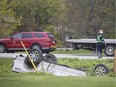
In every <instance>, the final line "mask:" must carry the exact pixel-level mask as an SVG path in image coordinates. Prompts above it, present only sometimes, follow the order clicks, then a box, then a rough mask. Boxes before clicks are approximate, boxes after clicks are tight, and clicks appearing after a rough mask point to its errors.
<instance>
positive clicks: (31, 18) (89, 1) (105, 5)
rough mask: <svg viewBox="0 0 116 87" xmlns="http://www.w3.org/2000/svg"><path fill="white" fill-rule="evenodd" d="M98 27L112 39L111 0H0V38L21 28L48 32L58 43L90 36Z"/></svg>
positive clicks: (113, 10)
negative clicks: (69, 37)
mask: <svg viewBox="0 0 116 87" xmlns="http://www.w3.org/2000/svg"><path fill="white" fill-rule="evenodd" d="M98 27H99V28H101V29H103V31H104V37H105V38H115V33H116V31H115V0H1V1H0V38H4V37H8V36H10V35H12V34H13V33H16V32H22V31H48V32H52V33H53V34H54V35H55V37H56V38H57V39H58V41H59V42H60V41H64V40H65V37H66V36H71V37H73V38H94V37H95V33H96V32H95V29H96V28H98Z"/></svg>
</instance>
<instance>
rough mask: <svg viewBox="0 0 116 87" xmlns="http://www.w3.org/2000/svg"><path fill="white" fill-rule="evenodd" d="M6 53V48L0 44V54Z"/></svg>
mask: <svg viewBox="0 0 116 87" xmlns="http://www.w3.org/2000/svg"><path fill="white" fill-rule="evenodd" d="M4 52H6V47H5V46H4V45H3V44H0V53H4Z"/></svg>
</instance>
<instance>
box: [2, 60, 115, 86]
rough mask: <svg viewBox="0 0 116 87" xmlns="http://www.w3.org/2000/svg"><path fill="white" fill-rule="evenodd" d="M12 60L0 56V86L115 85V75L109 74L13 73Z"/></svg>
mask: <svg viewBox="0 0 116 87" xmlns="http://www.w3.org/2000/svg"><path fill="white" fill-rule="evenodd" d="M63 61H64V63H65V62H66V61H70V62H72V63H73V60H70V59H69V60H64V59H63V60H60V62H62V63H63ZM74 61H75V60H74ZM12 62H13V60H12V59H4V58H0V87H116V86H115V83H116V80H115V77H109V76H105V77H95V76H86V77H71V76H65V77H63V76H53V75H50V74H42V73H15V72H12V71H11V67H12ZM83 63H84V62H83ZM106 63H107V61H106ZM80 64H81V63H80Z"/></svg>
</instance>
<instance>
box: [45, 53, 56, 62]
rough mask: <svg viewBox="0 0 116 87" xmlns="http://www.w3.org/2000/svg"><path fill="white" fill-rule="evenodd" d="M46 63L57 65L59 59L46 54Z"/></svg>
mask: <svg viewBox="0 0 116 87" xmlns="http://www.w3.org/2000/svg"><path fill="white" fill-rule="evenodd" d="M44 61H45V62H48V63H53V64H57V58H56V56H55V55H53V54H46V55H45V56H44Z"/></svg>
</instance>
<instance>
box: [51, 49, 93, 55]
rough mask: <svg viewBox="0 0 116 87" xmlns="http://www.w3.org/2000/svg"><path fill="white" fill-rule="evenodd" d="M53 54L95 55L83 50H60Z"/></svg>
mask: <svg viewBox="0 0 116 87" xmlns="http://www.w3.org/2000/svg"><path fill="white" fill-rule="evenodd" d="M51 53H53V54H91V53H95V51H90V50H83V49H80V50H68V49H65V50H63V49H59V50H56V51H54V52H51Z"/></svg>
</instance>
